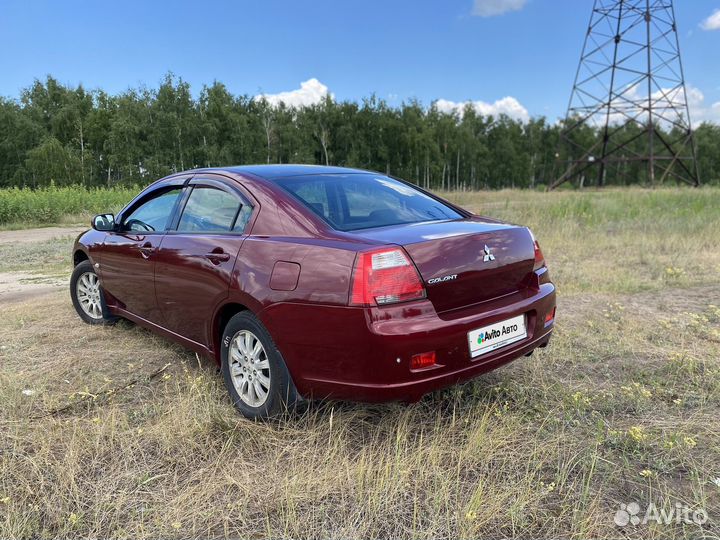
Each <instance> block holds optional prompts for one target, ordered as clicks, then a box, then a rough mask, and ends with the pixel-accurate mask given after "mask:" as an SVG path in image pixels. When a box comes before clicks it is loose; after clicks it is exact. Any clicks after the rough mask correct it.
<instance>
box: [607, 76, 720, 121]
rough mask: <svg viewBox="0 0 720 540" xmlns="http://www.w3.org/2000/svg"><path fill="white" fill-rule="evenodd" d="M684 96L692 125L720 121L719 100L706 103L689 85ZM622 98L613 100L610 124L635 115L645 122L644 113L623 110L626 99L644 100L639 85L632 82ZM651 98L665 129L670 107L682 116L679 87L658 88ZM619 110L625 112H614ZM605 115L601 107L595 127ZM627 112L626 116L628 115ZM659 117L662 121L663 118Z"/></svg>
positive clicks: (681, 90) (673, 113) (696, 89)
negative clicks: (613, 110) (613, 109)
mask: <svg viewBox="0 0 720 540" xmlns="http://www.w3.org/2000/svg"><path fill="white" fill-rule="evenodd" d="M686 96H687V104H688V108H689V109H690V120H691V121H692V125H693V127H697V126H699V125H700V124H701V123H702V122H714V123H720V103H715V104H713V105H710V106H708V105H707V104H706V102H705V95H704V94H703V93H702V91H701V90H700V89H699V88H696V87H694V86H692V85H687V93H686ZM623 97H624V98H625V99H620V98H618V99H617V101H616V102H614V103H613V107H614V108H615V112H613V113H611V114H610V123H611V124H622V123H625V122H627V121H628V120H629V119H630V117H633V118H635V119H636V120H637V121H638V122H647V113H640V114H635V113H632V114H630V113H628V112H627V107H628V101H627V100H632V101H643V100H647V93H642V88H640V87H639V86H638V85H635V86H632V87H630V88H629V89H627V90H626V91H625V92H623ZM652 97H653V99H654V100H655V109H656V112H657V114H658V116H657V117H656V119H655V121H656V122H659V123H660V124H662V125H663V127H665V128H668V127H669V123H668V122H667V120H669V119H674V118H675V117H676V116H675V115H676V114H677V113H676V112H675V111H673V110H672V109H673V108H675V109H676V110H677V112H679V113H681V114H683V116H684V115H685V110H684V108H682V107H680V106H679V105H680V103H682V102H683V101H684V99H683V98H684V96H683V89H682V87H675V88H663V89H662V90H657V91H655V92H653V94H652ZM619 110H625V111H626V113H625V114H623V113H621V112H618V111H619ZM605 114H606V113H605V110H604V109H602V110H600V111H598V113H597V114H596V115H595V116H594V117H593V118H594V119H595V125H596V126H598V125H604V123H605V119H606V117H605ZM628 114H630V116H628ZM663 116H664V117H665V119H666V120H663V118H662V117H663Z"/></svg>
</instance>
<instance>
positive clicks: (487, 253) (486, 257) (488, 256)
mask: <svg viewBox="0 0 720 540" xmlns="http://www.w3.org/2000/svg"><path fill="white" fill-rule="evenodd" d="M494 260H495V255H493V254H492V250H491V249H490V248H489V247H487V244H485V249H484V250H483V262H490V261H494Z"/></svg>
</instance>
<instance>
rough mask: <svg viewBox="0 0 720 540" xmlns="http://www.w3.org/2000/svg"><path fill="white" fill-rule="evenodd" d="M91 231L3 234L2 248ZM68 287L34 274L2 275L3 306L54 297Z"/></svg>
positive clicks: (61, 281)
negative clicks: (39, 297)
mask: <svg viewBox="0 0 720 540" xmlns="http://www.w3.org/2000/svg"><path fill="white" fill-rule="evenodd" d="M86 229H87V227H43V228H39V229H23V230H19V231H0V245H3V244H31V243H36V242H47V241H50V240H53V239H55V238H67V237H69V236H77V235H78V234H80V233H81V232H82V231H84V230H86ZM66 285H67V279H60V278H58V277H57V276H46V275H43V273H42V272H40V273H30V272H0V305H4V304H11V303H15V302H22V301H25V300H28V299H30V298H34V297H37V296H41V295H44V294H48V293H52V292H55V291H57V290H59V289H60V288H62V287H65V286H66Z"/></svg>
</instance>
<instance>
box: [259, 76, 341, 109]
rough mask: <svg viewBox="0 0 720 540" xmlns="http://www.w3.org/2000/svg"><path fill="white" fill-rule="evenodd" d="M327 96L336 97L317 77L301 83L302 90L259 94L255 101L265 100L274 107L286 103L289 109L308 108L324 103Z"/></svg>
mask: <svg viewBox="0 0 720 540" xmlns="http://www.w3.org/2000/svg"><path fill="white" fill-rule="evenodd" d="M327 96H330V98H332V99H334V98H335V95H334V94H332V93H331V92H329V91H328V87H327V86H325V85H324V84H323V83H321V82H320V81H318V80H317V79H316V78H315V77H313V78H312V79H308V80H307V81H305V82H301V83H300V88H296V89H295V90H290V91H288V92H280V93H278V94H259V95H257V96H255V99H258V100H259V99H265V100H266V101H267V102H268V103H269V104H270V105H272V106H273V107H277V106H278V105H280V103H284V104H285V105H287V106H288V107H307V106H308V105H315V104H317V103H320V102H321V101H323V100H324V99H325V98H326V97H327Z"/></svg>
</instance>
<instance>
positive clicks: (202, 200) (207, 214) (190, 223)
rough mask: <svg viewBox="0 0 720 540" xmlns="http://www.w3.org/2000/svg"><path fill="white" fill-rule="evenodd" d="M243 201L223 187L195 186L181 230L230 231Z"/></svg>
mask: <svg viewBox="0 0 720 540" xmlns="http://www.w3.org/2000/svg"><path fill="white" fill-rule="evenodd" d="M240 207H241V201H240V199H239V198H238V197H236V196H235V195H232V194H230V193H227V192H226V191H223V190H221V189H216V188H212V187H206V186H197V187H194V188H193V190H192V192H191V193H190V197H188V200H187V203H186V204H185V209H184V210H183V213H182V216H181V217H180V223H179V224H178V229H177V230H178V231H180V232H229V231H232V230H233V225H235V220H236V218H237V217H238V213H239V211H240Z"/></svg>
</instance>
